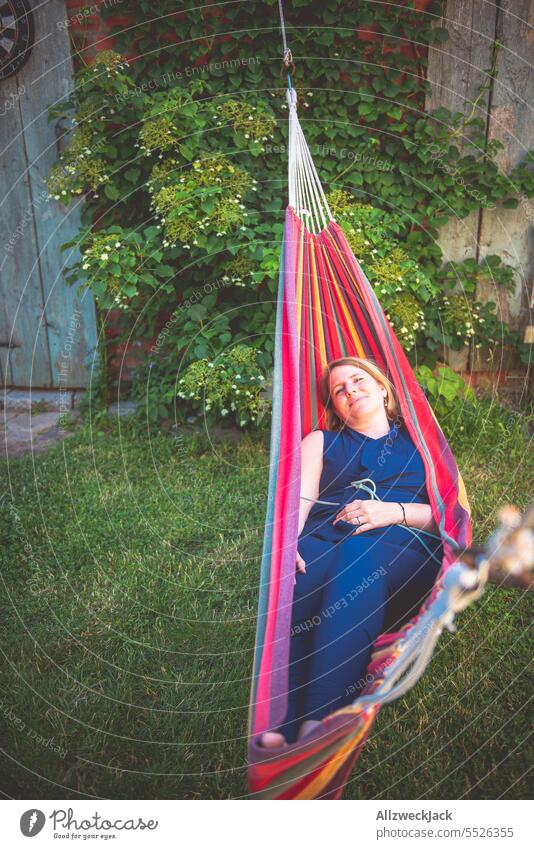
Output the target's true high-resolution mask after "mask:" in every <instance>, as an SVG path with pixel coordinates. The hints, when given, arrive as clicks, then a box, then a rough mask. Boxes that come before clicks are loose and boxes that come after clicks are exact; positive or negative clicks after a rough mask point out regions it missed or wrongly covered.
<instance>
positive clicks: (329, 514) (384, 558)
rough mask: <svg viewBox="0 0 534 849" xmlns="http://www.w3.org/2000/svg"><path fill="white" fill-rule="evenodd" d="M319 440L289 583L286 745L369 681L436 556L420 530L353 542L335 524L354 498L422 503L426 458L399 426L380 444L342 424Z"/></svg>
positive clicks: (390, 531) (349, 532) (389, 529)
mask: <svg viewBox="0 0 534 849" xmlns="http://www.w3.org/2000/svg"><path fill="white" fill-rule="evenodd" d="M323 434H324V448H323V470H322V474H321V480H320V484H319V496H318V501H317V502H316V503H314V504H313V506H312V508H311V510H310V512H309V515H308V518H307V520H306V523H305V525H304V527H303V529H302V532H301V534H300V536H299V540H298V551H299V554H300V555H301V556H302V557H303V559H304V560H305V562H306V574H302V573H301V572H297V573H296V578H295V594H294V599H293V608H292V623H291V641H290V667H289V699H288V711H287V716H286V721H285V724H284V725H283V726H282V729H281V730H282V731H283V733H284V734H285V735H286V737H287V739H288V740H289V741H290V742H292V741H293V740H294V739H295V738H296V733H297V730H298V726H299V725H300V723H301V722H303V721H304V720H306V719H322V718H323V717H324V716H326V715H327V714H329V713H331V712H332V711H334V710H337V709H338V708H340V707H343V705H346V704H349V703H350V702H353V701H354V700H355V699H356V698H357V696H358V693H359V692H360V690H362V689H363V687H364V686H365V685H366V684H367V683H368V680H367V678H366V669H367V666H368V664H369V660H370V654H371V649H372V645H373V643H374V641H375V640H376V638H377V637H378V636H379V634H381V633H382V632H384V631H396V630H399V629H400V628H401V627H402V625H403V624H404V623H405V622H406V621H407V620H408V619H409V618H411V616H413V615H415V613H416V612H417V611H418V610H419V608H420V606H421V604H422V602H423V601H424V599H425V598H426V596H427V595H428V593H429V592H430V590H431V589H432V586H433V584H434V581H435V579H436V576H437V574H438V572H439V570H440V567H441V561H442V557H443V549H442V542H441V539H440V538H439V537H436V536H435V535H433V534H429V533H425V532H422V531H421V530H419V529H417V530H416V533H415V534H414V533H413V532H411V531H410V530H408V529H407V528H406V527H405V526H401V525H387V526H385V527H381V528H373V529H371V530H367V531H363V532H361V533H360V534H358V535H357V536H354V531H355V529H356V526H355V525H353V524H351V523H349V522H345V521H343V520H341V521H339V522H337V523H336V524H335V525H333V524H332V521H333V519H334V518H335V516H336V515H337V513H339V511H340V510H341V508H342V506H343V505H345V504H348V503H349V502H351V501H354V500H356V499H367V498H372V497H374V496H376V497H377V498H379V499H380V500H382V501H401V502H419V503H425V504H428V503H429V499H428V494H427V490H426V485H425V471H424V466H423V461H422V459H421V457H420V455H419V452H418V451H417V449H416V448H415V445H414V444H413V441H412V439H411V437H410V435H409V433H408V431H407V430H406V428H405V427H404V426H403V425H400V423H399V422H395V424H394V425H392V426H391V428H390V431H389V433H388V434H386V435H385V436H382V437H379V438H378V439H374V438H372V437H369V436H365V435H364V434H362V433H360V432H359V431H357V430H354V429H353V428H350V427H348V426H345V427H344V428H343V430H341V431H339V432H334V431H326V430H325V431H323ZM304 495H306V493H304ZM323 501H326V502H333V503H328V504H323V503H321V502H323ZM400 510H401V508H400V507H399V514H400ZM414 530H415V529H414Z"/></svg>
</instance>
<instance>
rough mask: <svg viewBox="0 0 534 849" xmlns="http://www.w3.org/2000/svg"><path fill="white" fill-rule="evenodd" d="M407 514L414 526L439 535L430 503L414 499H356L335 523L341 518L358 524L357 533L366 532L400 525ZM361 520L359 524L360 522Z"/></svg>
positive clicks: (343, 510) (340, 512)
mask: <svg viewBox="0 0 534 849" xmlns="http://www.w3.org/2000/svg"><path fill="white" fill-rule="evenodd" d="M401 504H402V507H404V513H405V514H406V524H407V525H409V526H410V527H412V528H420V529H421V530H423V531H429V532H430V533H431V534H436V535H438V536H439V528H438V526H437V525H436V523H435V521H434V519H433V517H432V508H431V506H430V504H417V503H415V502H412V501H408V502H405V501H401V502H400V503H399V502H397V501H379V500H376V501H374V500H372V499H356V500H355V501H351V502H350V504H346V505H345V506H344V507H343V508H342V509H341V510H340V511H339V513H338V514H337V516H336V517H335V519H334V521H333V524H334V525H335V524H336V522H338V521H339V520H340V519H343V520H344V521H345V522H350V523H351V524H354V525H356V526H357V528H356V531H355V533H356V534H358V533H365V531H368V530H370V529H371V528H382V527H384V526H385V525H400V524H401V523H402V522H403V519H404V513H403V510H402V507H401V506H400V505H401ZM358 521H359V524H358Z"/></svg>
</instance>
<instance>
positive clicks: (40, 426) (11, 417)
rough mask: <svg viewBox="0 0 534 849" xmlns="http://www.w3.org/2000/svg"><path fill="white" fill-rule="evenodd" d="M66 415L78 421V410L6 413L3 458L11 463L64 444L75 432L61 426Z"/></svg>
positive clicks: (3, 420)
mask: <svg viewBox="0 0 534 849" xmlns="http://www.w3.org/2000/svg"><path fill="white" fill-rule="evenodd" d="M63 415H67V416H68V417H69V419H74V420H76V419H78V418H79V416H80V413H79V412H78V411H77V410H69V411H68V412H67V413H58V412H49V413H33V414H32V413H29V412H16V411H4V415H3V416H2V422H3V424H4V433H3V437H2V459H8V460H12V459H15V458H17V457H23V456H24V455H25V454H42V453H43V452H44V451H48V449H49V448H52V447H53V446H54V445H56V444H57V443H58V442H61V441H62V440H63V439H65V438H66V437H67V436H69V435H70V434H71V433H72V431H70V430H67V429H65V428H63V427H61V426H60V424H59V422H60V420H61V417H62V416H63Z"/></svg>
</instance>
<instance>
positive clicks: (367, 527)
mask: <svg viewBox="0 0 534 849" xmlns="http://www.w3.org/2000/svg"><path fill="white" fill-rule="evenodd" d="M373 528H374V525H372V524H371V523H370V522H365V523H364V524H363V523H362V524H361V525H359V527H357V528H356V530H355V531H354V533H353V534H351V536H353V537H354V536H356V534H361V533H362V531H371V530H372V529H373Z"/></svg>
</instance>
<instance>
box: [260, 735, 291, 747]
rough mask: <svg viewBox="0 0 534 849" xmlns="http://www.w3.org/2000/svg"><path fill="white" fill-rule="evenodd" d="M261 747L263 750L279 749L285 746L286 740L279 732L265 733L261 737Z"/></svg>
mask: <svg viewBox="0 0 534 849" xmlns="http://www.w3.org/2000/svg"><path fill="white" fill-rule="evenodd" d="M261 745H262V746H263V747H264V749H279V748H280V746H285V745H287V741H286V738H285V737H284V735H283V734H280V732H279V731H266V732H265V734H262V735H261Z"/></svg>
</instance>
